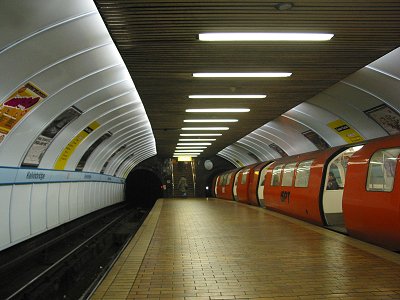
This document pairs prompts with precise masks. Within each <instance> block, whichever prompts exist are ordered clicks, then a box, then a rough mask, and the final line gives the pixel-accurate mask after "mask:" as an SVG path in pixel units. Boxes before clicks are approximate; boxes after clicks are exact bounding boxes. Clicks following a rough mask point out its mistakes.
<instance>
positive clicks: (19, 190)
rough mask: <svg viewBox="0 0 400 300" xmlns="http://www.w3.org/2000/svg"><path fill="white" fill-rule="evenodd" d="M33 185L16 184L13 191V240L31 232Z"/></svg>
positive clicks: (11, 207)
mask: <svg viewBox="0 0 400 300" xmlns="http://www.w3.org/2000/svg"><path fill="white" fill-rule="evenodd" d="M31 189H32V186H31V185H25V184H23V185H14V187H13V190H12V193H11V204H10V228H11V242H16V241H19V240H21V239H23V238H25V237H27V236H29V235H30V233H31V220H30V205H31Z"/></svg>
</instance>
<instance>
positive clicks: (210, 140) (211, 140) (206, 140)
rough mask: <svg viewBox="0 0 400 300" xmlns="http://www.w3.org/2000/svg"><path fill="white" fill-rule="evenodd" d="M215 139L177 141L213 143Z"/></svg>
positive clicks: (183, 140)
mask: <svg viewBox="0 0 400 300" xmlns="http://www.w3.org/2000/svg"><path fill="white" fill-rule="evenodd" d="M215 140H216V139H179V141H180V142H213V141H215Z"/></svg>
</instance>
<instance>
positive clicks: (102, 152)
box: [83, 113, 146, 172]
mask: <svg viewBox="0 0 400 300" xmlns="http://www.w3.org/2000/svg"><path fill="white" fill-rule="evenodd" d="M130 116H132V113H130V114H129V115H126V117H128V118H129V119H127V120H124V119H122V120H121V123H120V124H119V125H118V126H116V127H115V128H114V129H113V131H112V132H113V135H112V136H111V137H110V138H109V139H107V140H106V141H104V144H103V145H102V147H99V148H97V149H96V150H94V151H93V153H92V155H91V156H90V157H89V158H88V160H87V162H86V164H85V167H84V169H83V170H84V171H86V172H100V170H101V168H102V166H103V165H104V162H105V161H106V160H107V159H108V156H107V154H108V153H110V152H111V154H112V152H114V151H115V149H117V146H116V141H117V140H120V139H122V138H123V137H124V136H125V137H129V135H131V134H132V135H135V134H136V133H135V132H136V131H137V130H141V129H138V127H140V128H145V127H146V120H145V119H144V118H143V117H138V116H136V117H130ZM111 154H110V155H111Z"/></svg>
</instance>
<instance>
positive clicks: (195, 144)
mask: <svg viewBox="0 0 400 300" xmlns="http://www.w3.org/2000/svg"><path fill="white" fill-rule="evenodd" d="M177 145H178V146H210V145H211V143H177Z"/></svg>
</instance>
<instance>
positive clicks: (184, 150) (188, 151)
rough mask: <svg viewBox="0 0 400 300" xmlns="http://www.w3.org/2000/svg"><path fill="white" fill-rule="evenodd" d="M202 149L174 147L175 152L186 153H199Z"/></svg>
mask: <svg viewBox="0 0 400 300" xmlns="http://www.w3.org/2000/svg"><path fill="white" fill-rule="evenodd" d="M203 151H204V150H202V149H197V150H194V149H175V153H178V152H179V153H181V152H187V153H193V152H198V153H201V152H203Z"/></svg>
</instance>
